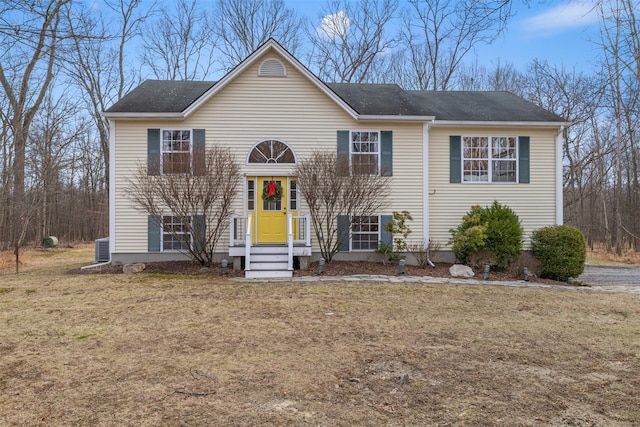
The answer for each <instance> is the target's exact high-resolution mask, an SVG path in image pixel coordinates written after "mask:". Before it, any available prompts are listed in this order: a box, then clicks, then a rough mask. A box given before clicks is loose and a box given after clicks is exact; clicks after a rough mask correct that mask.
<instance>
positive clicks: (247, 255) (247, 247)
mask: <svg viewBox="0 0 640 427" xmlns="http://www.w3.org/2000/svg"><path fill="white" fill-rule="evenodd" d="M245 229H246V230H247V232H246V234H245V238H244V270H245V271H249V270H251V214H249V215H247V220H246V227H245Z"/></svg>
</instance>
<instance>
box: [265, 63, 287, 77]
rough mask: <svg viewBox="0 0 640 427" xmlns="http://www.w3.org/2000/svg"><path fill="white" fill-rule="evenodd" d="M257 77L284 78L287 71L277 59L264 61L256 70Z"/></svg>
mask: <svg viewBox="0 0 640 427" xmlns="http://www.w3.org/2000/svg"><path fill="white" fill-rule="evenodd" d="M258 75H259V76H261V77H286V76H287V69H286V68H285V67H284V64H283V63H282V62H280V61H278V60H277V59H274V58H270V59H265V60H264V61H262V64H260V67H259V68H258Z"/></svg>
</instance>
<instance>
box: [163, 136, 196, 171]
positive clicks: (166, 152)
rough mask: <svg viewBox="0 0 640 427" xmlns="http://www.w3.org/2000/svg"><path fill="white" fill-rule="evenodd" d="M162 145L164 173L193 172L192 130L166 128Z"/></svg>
mask: <svg viewBox="0 0 640 427" xmlns="http://www.w3.org/2000/svg"><path fill="white" fill-rule="evenodd" d="M160 147H161V150H162V152H161V159H162V173H163V174H190V173H191V148H192V143H191V130H170V129H164V130H163V131H162V143H161V145H160Z"/></svg>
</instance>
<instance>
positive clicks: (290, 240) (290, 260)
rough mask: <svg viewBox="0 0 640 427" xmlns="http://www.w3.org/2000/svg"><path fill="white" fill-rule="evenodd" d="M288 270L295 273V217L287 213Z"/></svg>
mask: <svg viewBox="0 0 640 427" xmlns="http://www.w3.org/2000/svg"><path fill="white" fill-rule="evenodd" d="M287 248H288V250H287V270H289V271H293V215H291V212H287Z"/></svg>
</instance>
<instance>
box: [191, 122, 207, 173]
mask: <svg viewBox="0 0 640 427" xmlns="http://www.w3.org/2000/svg"><path fill="white" fill-rule="evenodd" d="M205 172H206V161H205V131H204V129H194V130H193V174H194V175H204V174H205Z"/></svg>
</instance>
